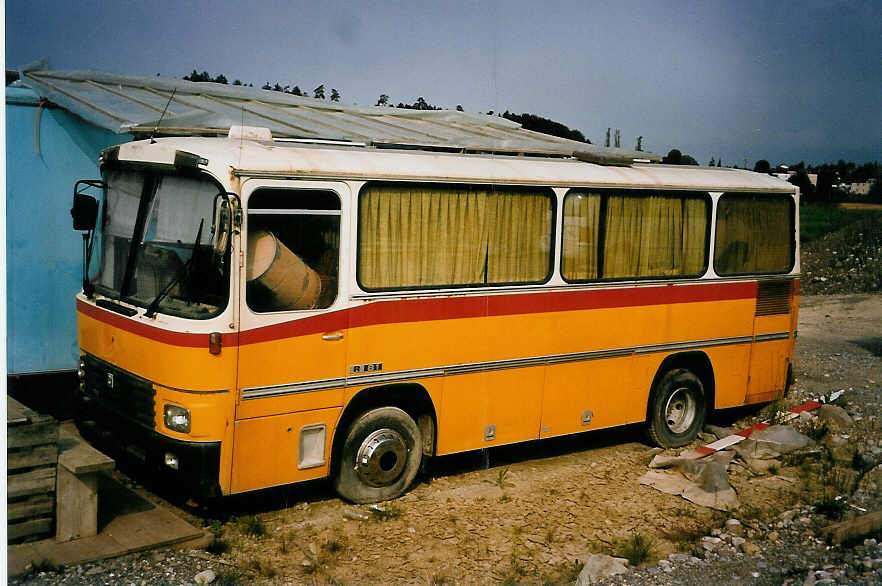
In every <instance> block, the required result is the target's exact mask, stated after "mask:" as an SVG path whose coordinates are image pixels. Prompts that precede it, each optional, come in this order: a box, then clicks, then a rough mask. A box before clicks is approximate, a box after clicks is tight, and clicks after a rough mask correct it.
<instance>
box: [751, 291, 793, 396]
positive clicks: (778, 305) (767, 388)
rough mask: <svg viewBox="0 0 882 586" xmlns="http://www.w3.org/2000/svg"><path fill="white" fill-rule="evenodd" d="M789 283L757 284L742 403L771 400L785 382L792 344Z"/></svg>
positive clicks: (782, 388)
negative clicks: (751, 338) (745, 390)
mask: <svg viewBox="0 0 882 586" xmlns="http://www.w3.org/2000/svg"><path fill="white" fill-rule="evenodd" d="M792 283H793V281H792V280H791V279H769V280H763V281H760V282H759V284H758V286H757V295H756V313H755V317H754V322H753V336H754V342H753V346H752V348H751V352H750V380H749V383H748V388H747V397H746V399H745V402H746V403H757V402H760V401H771V400H773V399H775V398H776V397H778V395H779V393H781V392H782V391H783V390H784V387H785V385H786V380H787V368H788V366H789V356H790V350H791V348H792V346H793V340H792V339H791V332H790V330H791V328H792V316H791V311H792V304H791V297H792Z"/></svg>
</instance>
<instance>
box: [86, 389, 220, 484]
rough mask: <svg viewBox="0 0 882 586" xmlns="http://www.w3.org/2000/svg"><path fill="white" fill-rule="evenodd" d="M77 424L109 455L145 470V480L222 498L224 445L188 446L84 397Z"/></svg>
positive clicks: (195, 443)
mask: <svg viewBox="0 0 882 586" xmlns="http://www.w3.org/2000/svg"><path fill="white" fill-rule="evenodd" d="M76 423H77V427H78V428H79V430H80V433H81V434H82V435H83V436H84V437H85V438H86V439H88V440H89V441H91V442H92V443H93V444H95V446H96V447H97V448H99V449H101V450H102V451H104V452H105V453H107V455H109V456H111V457H113V458H115V459H119V460H123V461H125V462H127V463H131V464H132V465H133V467H134V468H135V469H136V470H143V477H144V479H151V480H155V479H156V477H157V475H159V479H160V482H163V483H165V482H168V483H169V485H170V486H173V487H174V490H175V492H178V493H183V494H187V495H188V496H191V497H193V498H195V499H197V500H206V499H212V498H216V497H219V496H221V490H220V484H219V483H218V478H219V476H220V452H221V442H219V441H217V442H188V441H181V440H177V439H172V438H170V437H166V436H164V435H162V434H160V433H157V432H156V431H154V430H152V429H148V428H146V427H144V426H142V425H139V424H136V423H134V422H132V421H129V420H127V419H126V418H124V417H120V416H119V414H117V413H114V412H113V411H111V410H109V409H107V408H104V407H102V406H101V405H100V404H98V402H97V401H95V400H93V399H90V397H87V396H81V397H80V400H79V401H78V405H77V413H76Z"/></svg>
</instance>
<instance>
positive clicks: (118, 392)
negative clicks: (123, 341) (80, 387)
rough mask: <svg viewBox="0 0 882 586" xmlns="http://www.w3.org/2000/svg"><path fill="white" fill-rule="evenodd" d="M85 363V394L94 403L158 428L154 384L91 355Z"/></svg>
mask: <svg viewBox="0 0 882 586" xmlns="http://www.w3.org/2000/svg"><path fill="white" fill-rule="evenodd" d="M83 362H84V363H85V365H84V366H85V379H84V382H85V392H86V393H87V394H88V395H89V396H90V397H91V398H92V399H93V400H95V401H97V402H98V404H99V405H101V406H102V407H104V408H105V409H108V410H109V411H112V412H114V413H116V414H118V415H121V416H123V417H125V418H127V419H129V420H131V421H134V422H136V423H139V424H141V425H144V426H147V427H150V428H151V429H152V428H154V427H155V417H156V412H155V410H156V404H155V401H154V396H155V395H156V391H155V390H154V389H153V383H151V382H150V381H149V380H147V379H144V378H141V377H139V376H135V375H134V374H132V373H130V372H127V371H125V370H122V369H121V368H117V367H115V366H112V365H110V364H108V363H106V362H104V361H103V360H98V359H97V358H95V357H94V356H89V355H88V354H87V355H86V356H85V357H84V358H83Z"/></svg>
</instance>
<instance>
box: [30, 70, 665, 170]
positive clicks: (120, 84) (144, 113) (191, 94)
mask: <svg viewBox="0 0 882 586" xmlns="http://www.w3.org/2000/svg"><path fill="white" fill-rule="evenodd" d="M22 73H23V77H22V81H23V83H25V84H26V85H28V86H29V87H31V88H33V89H34V90H35V91H36V92H38V93H39V94H40V96H41V97H42V98H45V99H47V100H49V101H51V102H54V103H56V104H58V105H60V106H62V107H64V108H67V109H68V110H70V111H72V112H74V113H75V114H77V115H78V116H80V117H82V118H84V119H86V120H89V121H90V122H92V123H93V124H96V125H97V126H100V127H103V128H107V129H110V130H112V131H114V132H118V133H123V132H133V131H134V132H143V133H145V134H146V133H149V132H151V131H152V130H153V128H154V127H155V126H157V123H158V121H159V119H160V117H161V118H162V122H161V124H160V125H159V134H164V135H178V136H180V135H188V134H203V133H206V132H208V133H212V132H216V133H218V134H226V132H227V131H228V130H229V128H230V126H231V125H234V124H244V125H249V126H263V127H266V128H269V129H270V132H272V134H273V136H274V137H278V138H281V137H294V138H309V139H318V140H322V139H325V140H347V141H356V142H364V143H367V144H373V145H377V146H381V145H396V146H401V147H408V148H423V149H437V148H443V149H464V150H468V151H477V152H500V153H515V154H544V155H559V156H571V155H572V154H573V153H574V152H575V151H583V152H587V153H605V154H612V155H615V156H617V157H619V158H620V159H624V160H634V159H653V160H658V157H657V156H655V155H652V154H649V153H642V152H635V151H626V150H622V149H605V148H603V147H598V146H596V145H591V144H587V143H580V142H577V141H572V140H567V139H563V138H558V137H555V136H550V135H545V134H541V133H538V132H532V131H528V130H524V129H523V128H521V126H520V125H519V124H517V123H515V122H512V121H510V120H506V119H503V118H500V117H497V116H488V115H483V114H469V113H465V112H458V111H455V110H441V111H438V110H426V111H421V110H407V109H399V108H388V107H378V106H350V105H344V104H339V103H336V102H326V101H323V100H316V99H313V98H309V97H302V96H294V95H291V94H285V93H282V92H273V91H267V90H261V89H255V88H249V87H244V86H229V85H223V84H215V83H194V82H190V81H186V80H179V79H168V78H159V77H156V78H153V77H135V76H123V75H115V74H110V73H103V72H96V71H48V70H25V71H23V72H22ZM172 92H175V94H174V98H173V99H172V100H171V102H170V103H169V97H170V96H171V95H172ZM167 103H169V105H168V109H167V110H166V104H167Z"/></svg>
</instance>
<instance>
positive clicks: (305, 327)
mask: <svg viewBox="0 0 882 586" xmlns="http://www.w3.org/2000/svg"><path fill="white" fill-rule="evenodd" d="M756 291H757V284H756V281H745V282H739V283H720V284H708V285H704V284H695V285H664V286H655V287H628V288H622V289H604V290H600V291H597V290H594V291H556V292H547V293H544V292H543V293H522V294H504V295H483V296H480V297H473V296H469V297H445V298H435V299H401V300H396V301H375V302H368V303H365V304H364V305H360V306H358V307H352V308H348V309H342V310H339V311H332V312H329V313H325V314H322V315H314V316H310V317H306V318H302V319H297V320H292V321H287V322H284V323H279V324H273V325H269V326H264V327H260V328H255V329H252V330H245V331H242V332H241V333H240V334H239V336H238V338H239V339H238V343H239V344H243V345H244V344H255V343H258V342H267V341H271V340H277V339H282V338H293V337H297V336H305V335H309V334H317V333H322V332H332V331H335V330H343V329H347V328H357V327H365V326H372V325H381V324H390V323H408V322H421V321H438V320H447V319H463V318H471V317H483V316H485V315H487V316H502V315H518V314H526V313H551V312H559V311H577V310H585V309H607V308H616V307H638V306H648V305H663V304H675V303H676V304H679V303H697V302H703V301H726V300H734V299H752V298H755V297H756ZM77 307H78V309H79V310H80V311H81V312H82V313H84V314H86V315H88V316H90V317H93V318H95V319H98V320H101V321H104V322H105V323H108V324H109V325H112V326H114V327H118V328H120V329H123V330H127V331H130V332H132V333H135V334H138V335H142V336H145V337H147V338H150V339H153V340H158V341H161V342H165V343H167V344H174V345H177V346H191V347H206V348H207V347H208V334H187V333H179V332H170V331H166V330H162V329H160V328H156V327H153V326H149V325H146V324H142V323H138V322H135V321H132V320H129V319H127V318H125V317H123V316H119V315H116V314H114V313H112V312H110V311H105V310H103V309H100V308H97V307H94V306H92V305H89V304H87V303H83V302H81V301H78V302H77ZM235 344H236V335H235V334H224V335H223V345H224V346H231V345H235Z"/></svg>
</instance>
